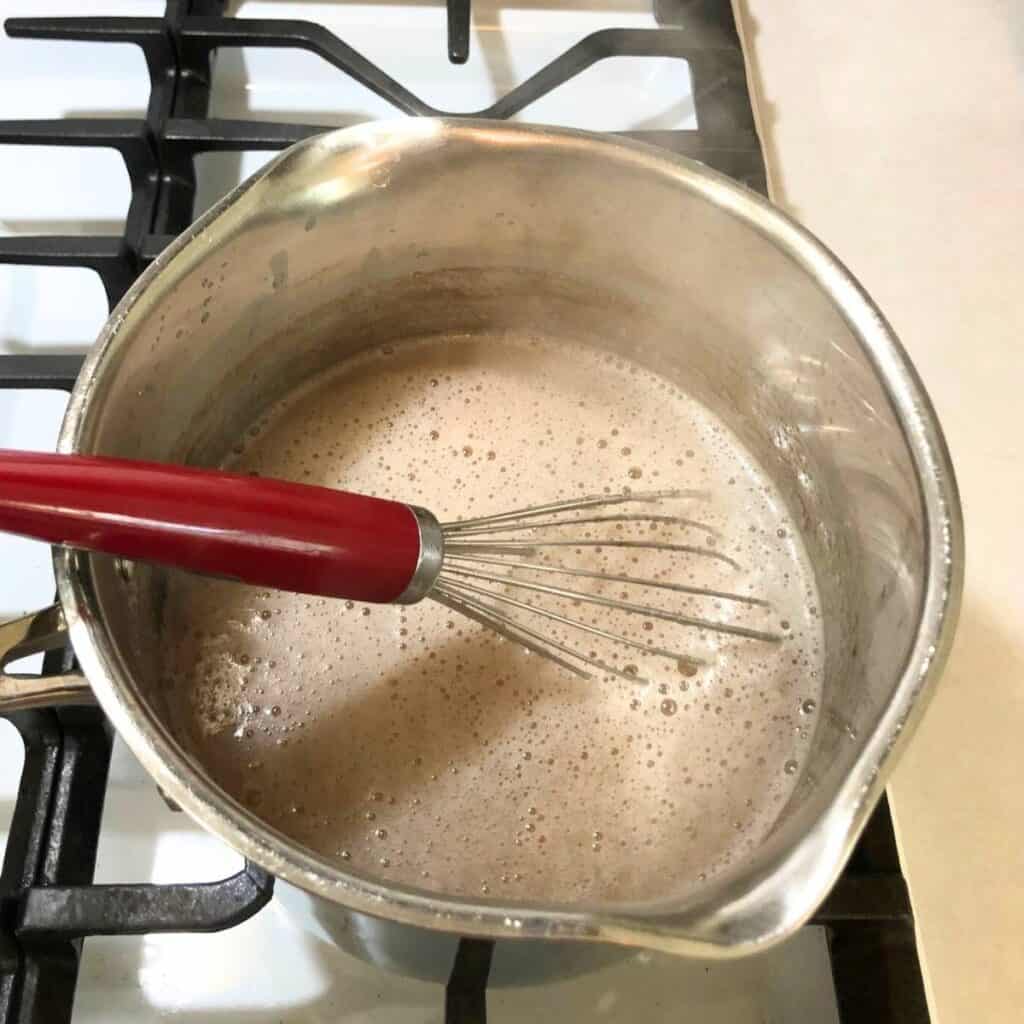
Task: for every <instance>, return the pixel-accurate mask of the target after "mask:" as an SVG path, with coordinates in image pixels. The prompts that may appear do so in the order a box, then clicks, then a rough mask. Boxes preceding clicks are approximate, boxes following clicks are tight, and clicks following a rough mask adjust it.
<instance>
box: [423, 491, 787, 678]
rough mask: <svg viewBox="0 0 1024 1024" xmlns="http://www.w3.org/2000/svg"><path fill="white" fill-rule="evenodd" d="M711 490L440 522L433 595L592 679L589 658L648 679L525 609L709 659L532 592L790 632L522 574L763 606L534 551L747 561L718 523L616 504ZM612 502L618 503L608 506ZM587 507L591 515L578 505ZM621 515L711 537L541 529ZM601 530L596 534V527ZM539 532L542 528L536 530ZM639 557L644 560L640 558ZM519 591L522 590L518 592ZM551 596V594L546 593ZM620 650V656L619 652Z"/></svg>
mask: <svg viewBox="0 0 1024 1024" xmlns="http://www.w3.org/2000/svg"><path fill="white" fill-rule="evenodd" d="M707 498H708V494H707V492H706V491H701V490H690V489H677V488H673V489H666V490H657V491H644V492H637V493H624V494H607V495H586V496H584V497H580V498H574V499H569V500H564V501H554V502H548V503H546V504H542V505H532V506H529V507H526V508H519V509H513V510H510V511H507V512H498V513H495V514H493V515H486V516H476V517H474V518H471V519H462V520H459V521H457V522H451V523H445V524H442V525H441V527H440V529H441V537H442V539H443V557H442V560H441V566H440V571H439V572H438V575H437V577H436V580H435V583H434V586H433V589H432V590H430V591H429V594H428V596H429V597H431V598H433V599H434V600H435V601H437V602H439V603H440V604H442V605H444V606H445V607H447V608H450V609H451V610H453V611H456V612H459V613H460V614H462V615H465V616H467V617H468V618H470V619H473V620H474V621H476V622H479V623H480V624H482V625H484V626H486V627H487V628H489V629H492V630H494V631H495V632H497V633H499V634H500V635H501V636H503V637H505V638H506V639H507V640H510V641H512V642H514V643H518V644H520V645H522V646H523V647H525V648H526V649H527V650H529V651H532V652H533V653H535V654H539V655H542V656H544V657H546V658H548V659H549V660H551V661H554V662H555V663H557V664H558V665H561V666H562V667H563V668H566V669H567V670H569V671H571V672H574V673H575V674H576V675H579V676H583V677H584V678H591V676H590V674H589V673H588V672H586V671H584V669H583V668H581V665H583V666H587V667H589V668H590V669H596V670H599V671H600V672H603V673H605V674H610V675H614V676H618V677H619V678H623V679H628V680H630V681H631V682H645V681H646V680H644V679H642V677H640V676H639V675H638V674H637V672H636V671H635V670H634V669H632V668H631V667H630V668H628V669H621V668H616V667H615V666H614V665H611V664H609V663H608V662H607V660H604V659H603V658H600V657H598V656H597V654H596V652H593V651H592V652H590V653H586V652H585V651H583V650H580V649H579V648H577V647H573V646H571V645H570V644H569V643H564V642H563V641H562V640H561V639H556V638H555V637H554V636H550V635H547V634H545V633H543V632H541V631H540V630H539V629H535V628H533V627H532V626H531V625H528V624H527V622H524V621H523V619H524V618H526V617H531V616H532V617H534V618H536V619H540V620H542V621H543V622H547V623H551V624H557V625H559V626H563V627H565V628H566V629H568V630H570V631H575V632H576V633H577V634H579V636H581V637H582V636H588V637H593V638H596V639H599V640H601V641H605V642H607V643H610V644H613V645H621V646H623V647H627V648H630V649H633V650H637V651H642V652H643V653H644V654H647V655H653V656H656V657H662V658H671V659H673V660H674V661H676V662H678V663H679V664H680V665H681V666H687V667H690V668H694V669H696V668H699V667H701V666H703V665H705V664H706V662H705V661H703V660H702V659H701V658H698V657H695V656H694V655H691V654H684V653H682V652H680V651H674V650H672V649H671V648H669V647H663V646H657V645H655V644H652V643H650V642H644V641H642V640H636V639H633V638H632V637H630V636H629V635H627V633H626V632H625V631H620V630H619V629H618V628H617V627H612V628H608V629H605V628H602V627H601V626H598V625H595V624H592V623H588V622H585V621H583V620H582V618H577V617H573V616H572V615H571V614H563V612H562V611H561V610H554V609H552V608H550V607H545V606H544V605H543V604H542V603H541V601H540V600H531V599H530V598H529V597H528V596H527V597H524V596H522V595H530V594H533V595H536V597H537V598H550V599H553V600H555V601H570V602H572V603H573V604H576V605H579V604H586V605H592V606H597V607H602V608H608V609H611V610H613V611H616V612H622V613H623V614H626V615H630V616H637V615H639V616H643V617H644V618H645V619H648V620H650V619H657V620H661V621H664V622H669V623H672V624H673V625H676V626H682V627H685V628H690V629H697V630H702V631H707V632H711V633H719V634H725V635H729V636H734V637H741V638H744V639H747V640H756V641H762V642H768V643H777V642H778V641H780V640H781V639H782V638H781V636H779V635H778V634H777V633H773V632H769V631H768V630H765V629H757V628H754V627H752V626H747V625H744V624H742V623H738V622H726V621H718V620H714V619H709V618H705V617H703V616H699V615H685V614H682V613H681V612H678V611H673V610H669V609H667V608H659V607H656V606H655V605H652V604H647V603H643V602H642V601H640V600H626V599H625V598H623V599H619V598H614V597H606V596H605V595H604V594H600V593H586V592H584V591H580V590H573V589H570V588H569V587H563V586H557V585H554V584H552V583H547V582H542V581H540V580H538V579H524V578H522V577H521V576H520V575H517V574H519V573H532V574H535V575H536V574H541V573H543V574H548V575H561V576H565V577H569V578H570V579H577V580H583V579H587V580H595V581H597V582H598V583H609V584H618V585H629V586H632V587H635V588H645V589H646V588H650V589H652V590H660V591H669V592H675V593H680V594H689V595H692V596H695V597H700V598H711V599H716V600H719V601H727V602H732V603H734V604H737V605H746V606H749V607H755V608H764V609H767V608H770V605H769V603H768V601H766V600H764V599H763V598H758V597H753V596H747V595H743V594H736V593H733V592H731V591H727V590H720V589H715V588H711V587H700V586H696V585H692V584H688V583H677V582H674V581H665V580H657V579H651V578H649V577H647V576H630V575H629V574H628V573H614V572H600V571H597V570H596V569H594V570H591V569H586V568H576V567H573V566H570V565H564V564H555V565H552V564H547V562H546V558H547V556H543V557H544V558H545V561H543V562H542V561H538V560H530V556H533V558H534V559H539V558H540V557H542V556H541V552H543V551H547V550H561V549H567V550H570V549H574V550H576V551H581V550H582V549H588V550H595V551H601V550H604V549H609V550H615V549H618V550H625V551H638V552H639V551H644V552H648V553H658V554H661V553H664V554H671V555H687V556H692V557H695V558H700V559H707V560H713V561H717V562H719V563H721V564H723V565H726V566H728V567H729V568H731V569H734V570H737V571H738V570H740V568H741V567H740V564H739V563H738V562H737V561H736V560H735V559H734V558H732V557H731V556H729V555H727V554H725V553H723V552H722V551H719V550H717V549H715V548H713V547H712V546H710V545H712V544H713V543H714V540H713V539H712V538H716V539H717V537H718V536H719V531H718V529H717V528H715V527H714V526H711V525H709V524H707V523H702V522H699V521H698V520H695V519H691V518H688V517H685V516H677V515H670V514H661V513H650V512H647V511H645V510H637V511H635V512H633V511H624V512H618V511H614V509H615V507H617V506H623V505H627V504H634V505H639V504H655V505H657V504H659V503H661V502H663V501H666V500H669V499H693V500H706V499H707ZM607 509H612V510H613V511H611V512H610V513H607V512H606V510H607ZM580 513H583V514H580ZM612 524H615V525H616V526H617V527H618V528H619V529H621V527H622V524H631V525H632V526H633V527H635V528H638V529H641V530H642V529H643V528H644V524H646V525H647V527H648V528H649V529H650V530H651V531H654V530H655V529H657V528H658V527H665V528H666V529H667V530H671V529H673V528H676V529H695V530H701V531H704V533H705V534H706V535H707V536H708V538H709V540H708V546H701V545H698V544H684V543H678V542H675V541H674V540H672V539H671V535H669V539H666V540H661V539H660V537H661V534H660V533H659V534H658V536H656V537H655V536H650V537H646V538H638V537H637V536H636V534H635V533H634V535H633V536H632V537H630V536H628V535H627V536H625V537H604V538H602V537H600V532H601V531H592V530H588V531H587V536H586V537H585V538H579V537H577V538H575V539H574V538H572V537H566V536H565V535H562V536H559V535H558V534H557V533H556V534H554V535H552V534H550V533H549V534H547V536H546V537H545V536H543V531H555V530H559V529H561V528H571V529H578V528H581V527H584V526H586V527H601V526H610V525H612ZM522 532H529V533H531V534H533V535H532V536H531V537H529V538H528V539H520V538H517V537H515V536H510V535H514V534H516V533H522ZM595 532H597V533H598V536H596V537H595V536H594V533H595ZM538 533H540V534H541V536H538V535H537V534H538ZM633 560H634V561H636V559H635V558H634V559H633ZM517 592H519V593H517ZM548 603H549V604H550V603H551V602H550V601H549V602H548ZM645 628H646V629H650V628H651V623H650V622H646V623H645ZM616 657H617V656H616Z"/></svg>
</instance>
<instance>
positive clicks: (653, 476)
mask: <svg viewBox="0 0 1024 1024" xmlns="http://www.w3.org/2000/svg"><path fill="white" fill-rule="evenodd" d="M228 465H229V467H230V468H235V469H241V470H246V471H251V472H257V473H260V474H262V475H265V476H276V477H281V478H285V479H292V480H298V481H301V482H305V483H315V484H322V485H327V486H332V487H343V488H347V489H350V490H355V491H363V492H365V493H371V494H377V495H380V496H382V497H390V498H397V499H400V500H403V501H408V502H411V503H414V504H418V505H422V506H424V507H427V508H429V509H431V510H432V511H433V512H434V513H435V514H436V515H437V516H438V518H439V519H441V520H442V521H446V520H447V521H450V520H455V519H458V518H468V517H472V516H480V515H486V514H489V513H494V512H502V511H506V510H508V509H510V508H518V507H521V506H523V505H528V504H535V503H543V502H549V501H555V500H559V499H563V498H571V497H579V496H582V495H589V494H601V493H621V492H623V491H624V490H626V489H629V488H632V489H633V490H634V491H641V490H644V491H647V490H664V489H672V488H680V489H687V490H696V491H699V492H702V495H703V496H697V497H689V498H683V499H679V500H671V501H668V502H662V503H660V504H659V505H657V506H653V507H652V508H651V509H649V510H650V511H654V512H657V513H659V514H660V513H663V512H664V513H672V514H677V515H681V516H685V517H688V518H692V519H693V520H697V521H699V522H700V523H701V524H703V525H702V526H701V527H699V528H698V527H694V526H688V525H680V524H670V523H669V524H666V523H662V524H653V525H652V524H650V523H636V522H630V521H626V522H618V523H614V524H596V525H595V524H591V525H589V526H587V527H585V528H584V527H582V526H581V527H576V528H575V529H574V531H562V532H561V533H558V532H556V533H555V536H570V537H573V538H574V539H575V538H577V537H584V536H588V537H591V538H598V539H600V538H607V537H609V536H614V537H618V538H620V539H622V538H626V539H630V538H634V539H635V538H642V537H643V536H645V534H647V533H648V532H649V531H656V532H657V534H658V537H659V539H661V540H664V541H666V542H674V543H679V544H687V545H690V546H699V547H704V548H708V549H710V550H712V551H714V552H717V553H720V554H724V555H725V556H726V558H727V559H729V560H731V561H732V562H733V563H735V564H730V563H729V561H726V560H723V559H721V558H716V557H713V556H710V555H707V554H699V553H697V554H694V553H689V552H682V553H678V552H677V553H666V552H664V551H661V552H648V551H644V550H642V549H629V548H622V549H611V548H601V547H600V546H596V545H595V546H590V547H581V548H579V549H572V548H552V549H549V550H545V551H544V552H543V554H542V555H539V556H538V557H540V558H543V559H544V560H546V562H547V563H548V564H559V563H561V564H571V565H573V566H577V567H581V566H582V567H584V568H587V569H594V570H598V571H602V572H615V573H628V574H631V575H633V576H638V577H658V578H660V579H663V580H667V581H673V582H684V583H691V584H697V585H702V586H706V587H711V588H716V589H720V590H725V591H730V592H735V593H739V594H744V595H757V596H759V597H762V598H765V599H767V600H769V601H770V603H771V607H770V608H760V607H750V606H747V605H743V604H739V603H736V602H729V601H725V600H721V599H718V598H706V597H700V596H692V595H685V594H676V593H668V592H664V591H652V590H650V589H646V590H644V591H643V593H640V592H639V590H638V589H634V588H631V587H629V586H623V585H621V584H620V585H614V586H610V585H608V584H603V583H600V582H598V581H587V580H583V581H576V582H577V583H582V584H585V586H580V587H579V589H583V590H587V591H589V592H591V593H595V594H604V595H608V596H615V597H628V598H629V599H630V600H643V601H644V602H646V603H649V604H657V605H658V606H659V607H662V608H665V609H666V610H671V611H674V612H679V613H682V614H687V615H692V616H699V617H703V618H707V619H714V620H717V621H724V622H735V623H742V624H744V625H747V626H750V627H754V628H757V629H761V630H766V631H770V632H773V633H777V634H778V635H780V636H781V637H782V640H781V641H780V642H778V643H767V642H763V641H757V640H749V639H744V638H737V637H732V636H726V635H722V634H718V633H715V632H712V631H709V630H703V629H694V628H688V627H683V626H679V625H677V624H675V623H670V622H665V621H662V620H656V619H651V618H648V617H645V616H638V615H629V616H624V615H622V614H621V613H616V612H612V611H609V610H606V609H604V608H602V607H600V606H578V605H573V604H571V603H568V602H564V603H562V605H560V606H557V611H559V612H560V613H562V614H565V615H572V616H573V617H574V618H581V617H582V618H583V619H584V620H585V621H586V622H588V623H592V624H593V625H595V626H596V627H598V628H604V629H607V630H614V631H617V632H626V633H628V635H630V636H631V637H634V638H637V639H639V640H640V641H641V642H642V643H644V644H647V643H650V644H652V645H655V646H661V647H664V648H670V649H672V650H675V651H679V652H682V653H685V654H688V655H690V656H692V657H694V658H696V659H700V660H701V661H702V662H703V664H702V665H700V666H699V667H698V666H696V665H694V664H691V663H690V662H688V661H685V660H676V659H670V658H667V657H661V656H652V655H648V654H646V653H644V652H640V653H639V654H638V652H637V651H635V650H630V649H629V648H623V647H621V645H608V644H603V643H602V642H600V641H599V640H595V639H594V638H593V637H586V636H584V637H582V639H581V638H580V637H579V635H578V634H576V635H574V633H573V632H572V631H571V630H569V629H568V628H566V627H562V626H558V625H557V624H551V623H548V624H545V622H544V621H542V620H537V619H533V620H532V621H531V625H532V626H533V628H536V629H538V630H539V631H543V632H545V633H548V634H550V635H552V636H554V637H556V638H558V639H559V640H560V641H562V642H566V643H573V644H576V643H578V644H579V649H581V650H583V651H586V652H588V653H593V654H595V655H596V656H597V657H598V659H599V660H601V661H602V662H603V663H604V664H606V665H607V666H609V671H608V672H602V671H601V670H593V675H594V678H592V679H589V680H583V679H580V678H577V677H576V676H573V675H572V674H570V673H568V672H567V671H565V669H563V668H561V667H559V666H558V665H556V664H554V663H551V662H549V661H546V660H544V659H541V658H539V657H537V656H536V655H535V654H530V653H529V652H527V651H526V650H525V649H524V648H523V647H521V646H519V645H517V644H515V643H512V642H510V641H508V640H505V639H502V638H501V637H500V636H497V635H496V634H494V633H493V632H491V631H488V630H486V629H484V628H483V627H482V626H480V625H479V624H478V623H476V622H473V621H470V620H469V619H467V618H464V617H462V616H460V615H458V614H455V613H453V612H452V611H450V610H449V609H448V608H445V607H442V606H440V605H438V604H436V603H435V602H433V601H430V600H427V601H424V602H422V603H420V604H417V605H414V606H409V607H399V606H369V605H359V604H351V603H346V602H344V601H330V600H324V599H320V598H311V597H305V596H301V595H291V594H283V593H277V592H265V591H259V590H256V589H253V588H249V587H243V586H240V585H236V584H231V583H225V582H218V581H210V580H204V579H200V578H197V577H192V576H188V575H186V574H179V573H172V574H171V575H170V586H169V596H168V601H167V606H166V607H167V611H166V620H165V626H166V633H167V637H168V646H167V647H166V648H165V649H166V650H167V651H168V652H169V653H168V655H167V657H168V662H167V664H166V666H165V668H166V676H167V686H168V688H169V691H170V692H171V693H172V694H173V696H172V705H173V708H172V710H173V715H172V717H173V719H174V727H175V729H176V731H177V733H178V735H179V737H180V738H181V739H182V740H183V741H184V742H185V743H186V744H187V745H189V746H190V747H191V748H192V749H193V750H194V751H195V752H196V754H197V755H198V756H199V757H200V758H201V760H202V761H203V763H204V764H205V765H207V767H208V768H209V770H210V772H211V773H212V775H213V777H214V778H215V779H216V780H217V781H218V782H219V783H220V784H221V785H222V786H223V787H224V788H225V789H226V790H227V791H228V792H229V793H231V794H232V795H234V796H235V797H236V798H238V799H239V800H240V801H241V802H243V803H244V804H246V805H247V806H249V807H250V808H251V809H252V810H253V811H255V812H256V813H257V814H258V815H259V816H261V817H262V818H263V819H264V820H266V821H268V822H269V823H271V824H272V825H274V826H275V827H277V828H278V829H280V830H281V831H283V832H285V833H287V834H288V835H290V836H292V837H294V838H295V839H297V840H299V841H301V842H302V843H304V844H306V845H307V846H309V847H310V848H312V849H313V850H316V851H318V852H319V853H321V854H323V855H325V856H327V857H328V858H331V859H334V860H336V861H338V862H339V863H341V864H343V866H344V867H345V868H346V869H350V870H354V871H358V872H360V873H363V874H367V875H371V876H374V877H377V878H381V879H385V880H389V881H400V882H403V883H406V884H409V885H413V886H416V887H419V888H423V889H429V890H435V891H440V892H443V893H446V894H462V895H468V896H473V897H480V896H484V897H488V896H489V897H508V898H513V899H521V900H545V901H555V902H563V903H572V902H575V901H580V900H618V899H633V898H660V897H667V896H669V895H673V894H678V893H679V892H680V891H681V890H683V889H686V888H689V887H690V886H694V885H699V884H700V883H701V882H703V881H704V880H706V879H707V878H709V877H711V876H712V875H713V874H714V873H716V872H718V871H721V870H722V869H723V868H724V867H726V866H727V865H729V864H730V863H734V862H736V861H737V860H740V859H742V858H743V857H744V856H745V855H746V854H747V853H749V851H751V850H752V849H754V848H755V847H756V846H757V845H758V844H759V843H760V842H761V841H762V840H763V838H764V837H765V835H766V834H767V832H768V831H769V829H770V828H771V826H772V824H773V822H774V821H775V819H776V817H777V815H778V813H779V811H780V809H781V807H782V805H783V803H784V802H785V800H786V798H787V796H788V795H789V793H790V792H791V790H792V788H793V786H794V785H795V783H796V780H797V779H798V777H799V774H800V770H801V764H802V762H803V759H804V756H805V753H806V750H807V748H808V745H809V742H810V736H811V734H812V732H813V729H814V725H815V718H816V711H817V707H818V704H819V697H820V694H819V690H820V685H821V660H822V655H821V646H822V645H821V631H820V624H819V622H818V620H817V618H816V614H817V613H816V609H815V606H816V605H817V598H816V593H815V587H814V581H813V575H812V572H811V570H810V567H809V565H808V563H807V560H806V557H805V555H804V553H803V550H802V548H801V546H800V544H799V541H798V539H797V538H796V536H795V534H794V532H793V531H792V530H791V528H790V524H789V522H788V520H787V516H786V514H785V509H784V506H783V505H782V502H781V500H780V499H779V497H778V495H777V493H776V492H775V490H774V489H773V488H772V487H771V486H770V484H769V483H768V481H767V479H766V478H765V477H764V476H763V475H762V474H761V473H760V472H759V471H758V469H757V467H756V466H755V465H754V463H753V462H752V460H751V458H750V457H749V455H748V454H747V453H746V451H745V450H744V449H742V448H741V447H740V445H739V444H738V442H737V441H736V440H735V438H734V437H733V436H732V435H731V433H730V432H729V431H728V430H727V429H726V428H725V427H724V426H722V425H721V424H720V423H719V422H718V421H717V420H716V419H715V418H714V417H712V416H711V414H710V413H709V412H708V411H707V410H706V409H705V408H704V407H703V406H701V405H699V404H697V403H696V402H694V401H693V400H692V399H691V398H689V397H688V396H686V395H685V394H683V393H682V392H680V391H678V390H676V389H675V388H674V387H672V386H671V385H670V384H668V383H667V382H666V381H664V380H663V379H661V378H659V377H656V376H653V375H651V374H648V373H647V372H645V371H643V370H642V369H639V368H638V367H636V366H634V365H632V364H629V363H626V362H623V361H620V360H617V359H614V358H612V357H610V356H607V355H605V354H603V353H598V352H596V351H591V350H588V349H583V348H574V347H571V346H567V345H558V346H553V345H550V344H548V343H544V342H541V341H539V340H536V339H531V338H530V337H523V336H517V337H509V336H502V337H491V338H483V339H481V338H480V337H475V338H474V339H434V340H431V341H426V342H424V341H421V342H415V343H408V344H404V345H399V346H396V347H394V348H393V349H392V348H386V349H382V350H380V351H377V352H373V353H368V354H364V355H363V356H360V357H359V358H357V359H354V360H352V361H351V362H350V363H347V364H345V365H343V366H341V367H339V369H338V370H337V371H336V372H335V373H334V374H332V375H331V376H330V377H329V378H327V379H321V380H320V381H319V382H317V385H316V386H315V387H314V388H307V389H306V390H304V391H302V392H300V393H297V394H295V395H293V396H290V397H289V398H288V399H286V400H285V401H283V402H282V403H280V404H279V405H278V406H277V407H276V408H275V409H273V410H271V411H270V413H268V415H267V417H266V418H265V419H264V420H263V421H261V422H260V423H258V424H255V425H254V426H253V428H252V430H251V431H250V432H249V434H248V436H246V437H245V438H244V440H243V441H242V442H241V443H240V444H239V445H238V446H236V449H235V452H234V454H233V456H232V458H231V460H230V461H229V463H228ZM296 513H297V514H301V510H296ZM526 536H529V534H527V535H526ZM525 578H528V579H529V578H533V579H536V578H537V577H536V576H534V577H530V576H526V577H525ZM546 581H547V582H557V583H558V585H561V586H571V585H574V581H573V580H571V579H566V578H562V577H560V578H559V579H558V580H557V581H552V580H546ZM517 596H518V597H522V596H523V594H521V593H518V594H517ZM552 607H555V606H552ZM523 621H526V620H525V619H524V620H523ZM552 625H554V627H555V628H552ZM611 669H614V671H615V674H613V673H612V672H611V671H610V670H611Z"/></svg>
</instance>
